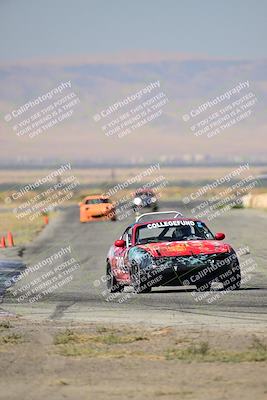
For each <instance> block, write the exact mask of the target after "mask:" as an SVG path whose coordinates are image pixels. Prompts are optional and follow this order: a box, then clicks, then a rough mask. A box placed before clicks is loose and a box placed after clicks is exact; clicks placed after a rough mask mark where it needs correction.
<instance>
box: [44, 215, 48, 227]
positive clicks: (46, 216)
mask: <svg viewBox="0 0 267 400" xmlns="http://www.w3.org/2000/svg"><path fill="white" fill-rule="evenodd" d="M48 222H49V218H48V215H44V223H45V225H47V224H48Z"/></svg>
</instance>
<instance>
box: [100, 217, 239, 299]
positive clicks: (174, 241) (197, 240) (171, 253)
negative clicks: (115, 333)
mask: <svg viewBox="0 0 267 400" xmlns="http://www.w3.org/2000/svg"><path fill="white" fill-rule="evenodd" d="M152 214H153V213H151V214H150V215H151V216H152ZM158 214H163V213H158ZM145 215H148V214H144V216H145ZM142 217H143V216H141V217H139V218H138V221H137V222H136V223H134V224H132V225H130V226H128V227H127V228H126V230H125V231H124V233H123V234H122V236H121V237H120V239H119V240H116V241H115V243H114V244H113V245H112V246H111V248H110V250H109V252H108V255H107V287H108V289H109V290H110V292H120V291H122V290H123V288H124V286H128V285H131V286H133V289H134V291H135V292H136V293H145V292H150V291H151V289H152V287H154V286H183V285H185V286H188V285H194V286H196V287H197V290H199V291H205V290H210V289H211V284H212V282H214V281H216V282H220V283H221V284H222V285H223V288H224V289H229V290H230V289H237V288H239V287H240V283H241V274H240V267H239V262H238V258H237V255H236V253H235V251H234V249H233V248H232V247H231V246H230V245H229V244H227V243H223V242H221V241H222V240H223V239H224V238H225V235H224V234H223V233H216V234H215V235H213V234H212V233H211V231H210V230H209V229H208V227H207V226H206V225H205V223H204V222H202V221H200V220H197V219H190V218H184V217H183V216H182V215H181V214H179V213H176V216H175V218H172V219H159V220H152V221H147V222H141V221H140V220H141V219H142Z"/></svg>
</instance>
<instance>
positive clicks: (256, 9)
mask: <svg viewBox="0 0 267 400" xmlns="http://www.w3.org/2000/svg"><path fill="white" fill-rule="evenodd" d="M0 18H1V19H0V37H1V41H0V57H1V59H2V60H4V61H8V60H16V59H28V58H36V57H37V58H39V57H42V58H43V57H44V58H46V57H54V56H56V57H60V56H64V55H66V56H72V55H79V54H98V53H113V52H121V51H123V52H124V51H131V50H159V51H171V52H173V51H175V52H179V53H180V52H182V53H192V54H195V53H197V54H206V55H210V56H219V57H241V58H265V57H266V37H267V1H266V0H256V1H255V0H254V1H252V0H230V1H229V0H202V1H200V0H87V1H86V0H0Z"/></svg>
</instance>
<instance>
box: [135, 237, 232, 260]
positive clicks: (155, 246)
mask: <svg viewBox="0 0 267 400" xmlns="http://www.w3.org/2000/svg"><path fill="white" fill-rule="evenodd" d="M137 247H139V248H142V249H144V250H146V251H147V252H149V253H150V254H151V256H152V257H171V256H191V255H196V254H214V253H226V252H229V251H230V250H231V246H230V245H229V244H227V243H221V242H219V241H217V240H189V241H182V242H178V241H177V242H161V243H148V244H145V245H138V246H137Z"/></svg>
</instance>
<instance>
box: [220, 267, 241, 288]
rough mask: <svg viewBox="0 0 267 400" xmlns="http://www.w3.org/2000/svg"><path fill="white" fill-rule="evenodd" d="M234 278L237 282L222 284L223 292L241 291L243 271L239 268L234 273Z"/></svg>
mask: <svg viewBox="0 0 267 400" xmlns="http://www.w3.org/2000/svg"><path fill="white" fill-rule="evenodd" d="M233 277H234V278H235V280H234V281H233V282H231V281H230V282H229V281H226V282H222V284H223V290H228V289H230V290H231V291H232V290H238V289H240V286H241V271H240V268H239V267H238V268H237V269H236V271H235V272H234V273H233Z"/></svg>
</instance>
